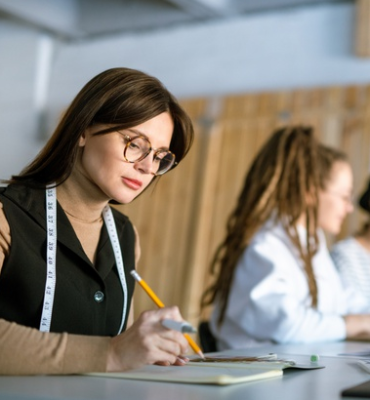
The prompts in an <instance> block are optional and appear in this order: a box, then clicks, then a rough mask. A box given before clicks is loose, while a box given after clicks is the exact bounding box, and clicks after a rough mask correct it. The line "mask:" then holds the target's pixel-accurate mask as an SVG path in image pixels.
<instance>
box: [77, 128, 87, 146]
mask: <svg viewBox="0 0 370 400" xmlns="http://www.w3.org/2000/svg"><path fill="white" fill-rule="evenodd" d="M86 136H87V130H86V131H85V132H83V133H82V135H81V136H80V138H79V139H78V145H79V147H85V145H86Z"/></svg>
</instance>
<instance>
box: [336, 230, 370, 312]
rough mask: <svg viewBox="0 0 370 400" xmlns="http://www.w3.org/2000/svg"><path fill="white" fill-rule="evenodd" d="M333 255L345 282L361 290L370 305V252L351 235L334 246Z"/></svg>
mask: <svg viewBox="0 0 370 400" xmlns="http://www.w3.org/2000/svg"><path fill="white" fill-rule="evenodd" d="M331 256H332V258H333V260H334V264H335V266H336V267H337V269H338V271H339V274H340V275H341V277H342V280H343V282H344V284H345V285H346V286H350V287H353V288H354V289H355V290H358V291H360V292H361V293H362V295H363V296H364V297H366V299H367V302H368V304H369V306H370V253H369V252H368V251H366V249H365V248H364V247H362V246H361V245H360V243H359V242H358V241H357V240H356V239H355V238H353V237H349V238H347V239H345V240H341V241H339V242H337V243H336V244H335V245H334V246H333V247H332V251H331Z"/></svg>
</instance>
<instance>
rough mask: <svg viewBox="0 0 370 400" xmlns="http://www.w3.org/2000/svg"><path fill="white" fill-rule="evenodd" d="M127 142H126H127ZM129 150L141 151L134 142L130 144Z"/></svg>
mask: <svg viewBox="0 0 370 400" xmlns="http://www.w3.org/2000/svg"><path fill="white" fill-rule="evenodd" d="M127 142H128V141H127ZM128 147H129V149H131V150H139V149H141V147H140V146H139V145H138V144H137V143H135V142H130V144H129V146H128Z"/></svg>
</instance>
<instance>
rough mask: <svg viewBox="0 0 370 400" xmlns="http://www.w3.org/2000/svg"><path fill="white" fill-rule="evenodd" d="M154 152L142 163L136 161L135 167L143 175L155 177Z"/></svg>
mask: <svg viewBox="0 0 370 400" xmlns="http://www.w3.org/2000/svg"><path fill="white" fill-rule="evenodd" d="M152 152H153V150H152V151H151V152H150V153H149V154H148V155H147V156H146V157H145V158H143V159H142V160H141V161H136V162H135V163H134V167H135V168H136V169H137V170H138V171H140V172H141V173H143V174H152V175H155V173H154V165H153V155H152Z"/></svg>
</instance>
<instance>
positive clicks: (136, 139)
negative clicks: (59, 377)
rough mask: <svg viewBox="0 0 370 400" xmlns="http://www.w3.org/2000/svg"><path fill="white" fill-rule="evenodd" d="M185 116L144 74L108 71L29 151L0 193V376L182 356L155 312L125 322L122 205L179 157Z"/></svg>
mask: <svg viewBox="0 0 370 400" xmlns="http://www.w3.org/2000/svg"><path fill="white" fill-rule="evenodd" d="M192 140H193V128H192V123H191V121H190V119H189V117H188V116H187V114H186V113H185V112H184V110H183V109H182V108H181V107H180V106H179V104H178V102H177V101H176V99H175V98H174V97H173V96H172V95H171V94H170V93H169V92H168V91H167V90H166V88H165V87H164V86H163V85H162V84H161V83H160V82H159V81H158V80H157V79H155V78H153V77H151V76H148V75H147V74H144V73H142V72H140V71H136V70H132V69H127V68H115V69H110V70H107V71H105V72H103V73H101V74H99V75H97V76H96V77H95V78H93V79H92V80H91V81H90V82H88V83H87V84H86V85H85V86H84V87H83V88H82V90H81V91H80V92H79V93H78V95H77V96H76V98H75V99H74V100H73V102H72V103H71V105H70V106H69V108H68V109H67V110H66V112H65V114H64V115H63V117H62V119H61V121H60V123H59V124H58V126H57V128H56V130H55V132H54V134H53V135H52V137H51V138H50V140H49V141H48V142H47V144H46V145H45V147H44V148H43V149H42V150H41V152H40V153H39V154H38V156H37V157H36V158H35V159H34V160H33V161H32V162H31V163H30V164H29V165H28V166H27V167H26V168H25V169H24V170H23V171H22V172H21V173H20V174H19V175H15V176H13V177H12V178H11V179H10V180H8V181H6V183H7V186H6V187H3V188H1V190H0V353H1V357H0V373H2V374H39V373H42V374H45V373H46V374H63V373H78V372H86V371H123V370H127V369H131V368H135V367H139V366H141V365H144V364H153V363H159V364H164V365H169V364H183V363H184V362H185V361H186V359H185V358H184V357H181V355H182V354H184V353H185V351H186V349H187V342H186V340H185V339H184V337H183V335H182V334H180V333H179V332H175V331H172V330H168V329H166V328H164V327H163V326H162V325H161V320H163V319H164V318H170V319H175V320H182V317H181V315H180V313H179V311H178V309H177V308H174V307H172V308H170V307H169V308H164V309H161V310H158V311H150V312H145V313H143V314H142V315H141V316H140V317H139V318H138V320H137V321H136V322H135V323H133V321H132V319H133V316H132V312H130V310H131V309H132V301H131V300H132V295H133V290H134V279H133V278H132V276H131V275H130V271H131V270H133V269H135V265H136V263H137V260H138V257H139V254H140V247H139V241H138V235H137V232H136V231H135V229H134V227H133V226H132V224H131V222H130V220H129V219H128V218H127V217H126V216H125V215H123V214H121V213H120V212H118V211H117V210H115V209H114V208H111V207H110V206H109V203H116V204H118V203H119V204H127V203H130V202H131V201H133V200H134V199H135V198H136V197H137V196H138V195H140V194H141V193H142V192H143V191H144V190H145V189H146V188H147V187H148V186H149V185H150V184H151V183H152V182H153V181H154V180H156V179H157V178H158V177H159V176H160V175H163V174H165V173H166V172H168V171H170V170H171V169H173V168H174V167H175V166H176V165H177V164H178V163H179V162H181V160H182V159H183V158H184V157H185V155H186V154H187V152H188V151H189V149H190V147H191V143H192Z"/></svg>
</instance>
